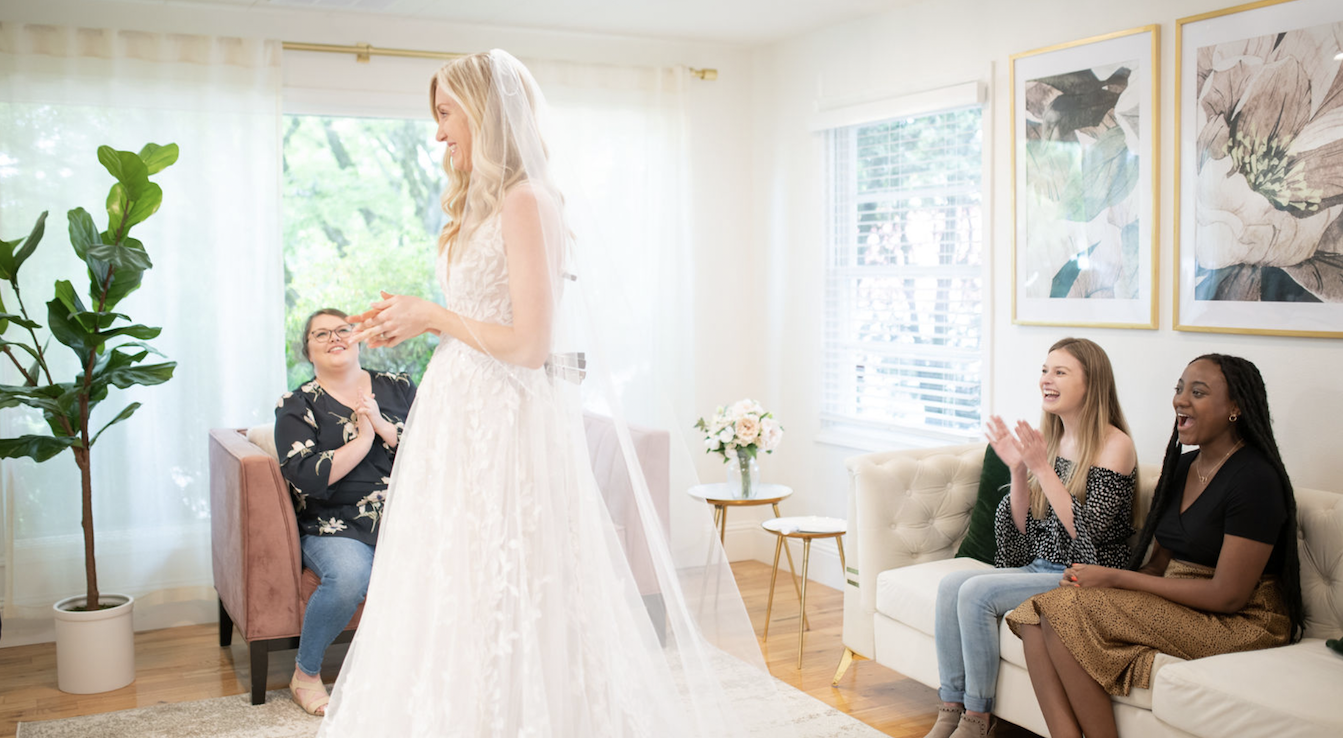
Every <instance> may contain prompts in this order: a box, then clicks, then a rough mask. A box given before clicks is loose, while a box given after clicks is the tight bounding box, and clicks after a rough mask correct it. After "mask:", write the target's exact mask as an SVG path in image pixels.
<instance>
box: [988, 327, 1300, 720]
mask: <svg viewBox="0 0 1343 738" xmlns="http://www.w3.org/2000/svg"><path fill="white" fill-rule="evenodd" d="M1173 404H1174V407H1175V428H1174V430H1173V431H1172V433H1171V438H1170V443H1169V444H1168V445H1167V447H1166V457H1165V460H1164V461H1163V462H1162V465H1161V478H1160V479H1159V480H1158V481H1157V485H1156V491H1155V492H1154V493H1153V496H1152V510H1151V512H1150V513H1148V515H1147V522H1146V523H1145V524H1144V525H1143V529H1142V535H1141V536H1140V537H1139V539H1138V548H1137V550H1136V551H1135V552H1134V556H1133V559H1132V561H1131V562H1130V566H1131V568H1132V570H1128V569H1122V568H1119V567H1117V566H1114V565H1113V564H1107V565H1104V566H1094V565H1090V566H1088V565H1081V564H1074V565H1073V566H1072V567H1070V568H1069V569H1068V570H1067V571H1066V572H1065V573H1064V575H1063V577H1062V580H1061V581H1060V582H1059V584H1060V586H1059V587H1056V588H1055V589H1053V590H1051V591H1050V592H1048V593H1045V594H1042V595H1040V596H1038V597H1033V598H1031V599H1030V600H1028V601H1027V602H1025V603H1023V604H1022V605H1021V607H1019V608H1017V609H1016V610H1015V611H1014V612H1013V613H1012V614H1011V615H1010V616H1008V625H1009V627H1011V628H1012V631H1013V632H1014V633H1016V634H1017V635H1019V636H1020V637H1021V640H1022V643H1023V646H1024V647H1025V652H1026V665H1027V668H1028V671H1029V672H1030V675H1031V685H1032V686H1033V687H1034V688H1035V695H1036V699H1037V700H1039V702H1040V710H1041V712H1042V713H1043V715H1044V718H1045V723H1046V725H1048V726H1049V734H1050V735H1052V736H1054V738H1068V737H1069V736H1081V735H1082V734H1083V733H1085V734H1086V735H1087V736H1088V737H1089V738H1106V737H1107V736H1115V735H1117V728H1116V726H1115V718H1114V708H1113V706H1112V705H1111V703H1110V696H1111V695H1126V694H1128V693H1129V691H1130V690H1131V689H1132V688H1133V687H1140V688H1147V687H1150V686H1151V679H1152V664H1153V661H1154V659H1155V658H1156V654H1157V652H1158V651H1160V652H1162V653H1168V654H1170V655H1172V656H1177V657H1179V658H1182V659H1186V660H1188V659H1198V658H1204V657H1206V656H1214V655H1217V654H1222V653H1232V652H1236V651H1248V650H1252V649H1258V648H1270V647H1273V646H1281V645H1284V644H1286V643H1288V642H1289V641H1291V642H1295V641H1297V640H1300V638H1301V635H1302V633H1303V632H1304V631H1305V622H1306V616H1305V607H1304V605H1303V603H1302V599H1301V579H1300V570H1301V567H1300V561H1299V560H1298V554H1297V545H1296V540H1297V535H1296V498H1295V496H1294V495H1293V493H1292V482H1291V480H1290V479H1289V478H1288V477H1287V470H1286V468H1285V467H1284V466H1283V464H1282V457H1281V455H1280V454H1279V453H1278V444H1277V441H1275V440H1274V438H1273V427H1272V425H1271V424H1270V421H1269V410H1268V394H1267V392H1266V390H1265V388H1264V380H1263V377H1261V376H1260V374H1259V370H1258V369H1257V368H1256V367H1255V365H1254V364H1252V363H1250V362H1249V361H1247V360H1245V359H1242V358H1239V357H1236V356H1225V355H1222V354H1208V355H1206V356H1200V357H1199V358H1197V359H1195V360H1194V361H1192V362H1191V363H1190V364H1189V365H1188V366H1187V367H1185V370H1184V373H1183V374H1182V375H1181V376H1180V381H1179V382H1178V383H1177V384H1176V385H1175V399H1174V403H1173ZM1185 445H1196V446H1198V450H1196V451H1189V452H1186V453H1183V454H1182V453H1181V451H1182V450H1183V448H1182V447H1183V446H1185ZM1149 544H1150V545H1151V547H1152V553H1151V556H1150V557H1148V558H1147V559H1146V563H1145V564H1143V557H1144V555H1145V554H1146V552H1147V548H1148V546H1149Z"/></svg>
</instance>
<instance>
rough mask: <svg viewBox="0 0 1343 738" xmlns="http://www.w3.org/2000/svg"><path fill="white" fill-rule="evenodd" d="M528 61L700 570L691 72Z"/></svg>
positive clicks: (603, 315) (684, 556) (637, 416)
mask: <svg viewBox="0 0 1343 738" xmlns="http://www.w3.org/2000/svg"><path fill="white" fill-rule="evenodd" d="M524 61H525V62H526V63H527V65H528V67H529V68H530V69H531V70H532V73H533V75H534V76H535V77H536V80H537V83H538V84H539V85H540V86H541V89H542V90H543V91H544V92H545V95H546V99H547V101H548V102H549V103H550V106H551V113H552V116H553V117H554V120H553V121H551V126H550V130H551V131H552V132H553V133H552V135H553V136H554V137H555V142H554V143H553V144H552V145H551V146H550V149H551V156H552V158H553V159H554V161H555V165H556V170H557V176H558V177H560V178H561V180H562V181H561V187H562V189H563V191H564V192H565V193H566V195H569V196H570V199H571V200H572V202H571V203H569V205H570V207H569V217H570V219H571V223H572V224H573V228H574V230H575V234H574V235H575V238H576V239H577V240H578V241H579V242H580V247H581V248H580V252H581V253H583V261H582V263H581V264H579V265H578V271H579V275H578V276H579V279H582V280H586V281H587V286H588V288H589V290H590V291H591V292H592V293H594V294H595V296H596V301H597V304H598V305H599V306H600V308H601V310H600V312H599V314H598V315H596V316H595V317H597V319H599V320H601V321H602V323H603V324H602V325H600V326H598V330H599V332H600V335H601V336H602V338H603V341H604V344H605V345H604V354H605V356H606V358H607V360H608V361H610V362H611V364H612V365H611V367H610V372H611V375H612V377H613V379H614V381H615V384H616V386H617V388H618V389H619V390H620V393H621V402H622V404H623V406H624V413H625V416H626V418H628V419H629V420H630V421H631V422H634V423H638V424H642V425H647V426H651V427H656V428H664V429H666V430H668V431H670V432H671V434H672V455H673V458H672V463H671V473H672V479H671V499H670V501H669V502H670V506H669V509H670V514H671V540H670V544H671V547H672V552H673V555H674V556H675V557H676V558H677V560H678V562H679V563H680V564H682V565H687V566H689V565H693V566H703V564H704V556H705V550H706V549H707V548H709V546H710V541H707V540H705V538H704V534H705V532H706V530H708V529H707V528H706V527H705V526H704V524H703V523H704V520H705V518H706V516H707V515H708V508H707V507H706V506H705V505H704V504H703V503H702V502H698V501H693V500H691V499H690V498H689V497H687V496H686V495H685V494H684V492H685V490H686V489H687V488H688V487H690V486H691V485H693V484H695V482H696V481H697V480H696V479H695V472H694V461H693V459H692V458H691V452H692V451H693V452H694V453H696V454H698V453H702V448H701V447H700V446H699V444H698V443H695V444H694V446H693V447H688V446H687V445H686V444H685V443H683V442H682V441H683V440H684V439H685V438H686V437H687V430H688V429H689V428H690V427H691V425H692V424H693V423H694V420H695V418H694V416H693V415H691V413H693V412H694V408H693V407H692V402H693V400H692V398H693V397H694V387H693V385H692V381H693V379H692V369H693V365H694V364H693V360H694V357H693V355H692V345H693V344H692V342H691V340H690V338H691V320H692V318H693V305H692V304H691V300H692V298H693V295H694V292H693V288H692V284H691V275H692V274H693V266H694V265H693V263H692V260H691V259H692V253H693V249H692V248H691V243H690V241H689V234H690V232H691V223H690V211H689V201H690V198H689V192H688V190H687V187H688V183H689V181H690V171H689V162H690V155H689V141H688V139H687V131H686V123H685V117H686V112H685V111H686V105H687V97H688V95H689V92H690V89H689V85H690V84H691V81H690V75H689V72H688V70H687V69H685V68H684V67H615V66H603V65H592V64H573V63H558V62H545V61H527V60H524ZM593 409H594V410H596V411H598V412H601V411H602V410H604V408H593ZM708 532H709V533H712V531H708Z"/></svg>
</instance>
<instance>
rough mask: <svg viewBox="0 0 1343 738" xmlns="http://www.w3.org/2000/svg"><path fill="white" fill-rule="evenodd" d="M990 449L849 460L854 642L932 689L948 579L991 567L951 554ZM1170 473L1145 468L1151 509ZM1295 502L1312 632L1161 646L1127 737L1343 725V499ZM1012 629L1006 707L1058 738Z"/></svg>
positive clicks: (1307, 730)
mask: <svg viewBox="0 0 1343 738" xmlns="http://www.w3.org/2000/svg"><path fill="white" fill-rule="evenodd" d="M983 458H984V444H982V443H979V444H967V445H964V446H947V447H942V448H934V449H916V450H907V451H887V452H882V453H875V454H867V455H863V456H855V457H853V458H850V459H849V460H848V461H847V462H846V465H847V467H848V469H849V534H848V538H849V540H848V541H847V542H846V543H847V546H848V548H849V549H850V551H851V552H852V553H850V555H849V571H848V584H847V586H846V587H845V590H844V645H845V646H846V647H847V649H849V650H850V651H852V652H853V653H854V654H856V655H858V656H862V657H866V658H869V659H872V660H874V661H876V662H878V663H880V664H883V665H885V666H887V667H890V668H891V669H894V670H895V671H898V672H900V673H901V674H904V675H906V676H909V677H911V678H913V679H915V680H917V681H920V682H923V683H924V684H927V685H928V686H930V687H933V688H936V687H937V685H938V676H937V655H936V653H935V651H934V647H933V609H934V603H935V600H936V597H937V585H938V582H940V581H941V579H942V577H943V576H944V575H946V574H947V573H949V572H951V571H955V570H959V569H966V568H976V567H983V568H988V565H987V564H983V563H981V562H979V561H976V560H974V559H966V558H959V559H958V558H952V557H953V556H954V555H955V552H956V549H957V548H958V547H959V546H960V543H961V539H962V538H963V537H964V536H965V531H966V528H967V526H968V525H969V521H970V511H971V508H972V507H973V506H974V502H975V496H976V494H977V491H978V485H979V473H980V465H981V463H982V461H983ZM1159 472H1160V469H1159V468H1157V467H1155V466H1152V465H1150V464H1144V465H1142V467H1141V469H1140V471H1139V478H1140V489H1139V496H1140V497H1139V508H1140V511H1142V512H1143V513H1145V512H1146V509H1147V507H1148V506H1150V504H1151V496H1152V489H1153V487H1154V486H1155V484H1156V479H1157V475H1158V474H1159ZM1296 500H1297V520H1298V523H1299V526H1300V533H1301V536H1300V554H1301V588H1302V591H1303V594H1304V596H1305V603H1306V608H1307V616H1308V619H1307V624H1306V625H1307V627H1306V638H1305V640H1303V641H1302V642H1301V643H1297V644H1294V645H1291V646H1286V647H1283V648H1275V649H1268V650H1264V651H1254V652H1247V653H1239V654H1227V655H1224V656H1215V657H1212V658H1206V659H1197V660H1195V661H1183V660H1181V659H1177V658H1173V657H1169V656H1166V655H1164V654H1163V655H1159V656H1158V657H1157V661H1156V673H1155V676H1154V678H1153V685H1152V688H1151V689H1141V690H1134V691H1133V693H1132V694H1130V695H1129V696H1127V697H1122V698H1115V719H1116V721H1117V722H1118V725H1119V732H1120V734H1121V735H1123V736H1143V737H1146V736H1181V737H1187V736H1206V737H1208V738H1212V737H1213V736H1217V737H1218V738H1221V737H1222V736H1230V735H1238V736H1272V737H1273V738H1298V737H1300V738H1306V737H1308V736H1309V737H1315V736H1320V737H1323V736H1331V737H1334V738H1336V737H1337V736H1340V735H1343V704H1340V701H1339V698H1340V697H1343V656H1339V655H1338V654H1336V653H1334V652H1332V651H1330V650H1329V649H1327V648H1325V646H1324V643H1323V639H1325V638H1338V637H1340V636H1343V495H1339V494H1334V493H1331V492H1322V491H1319V490H1313V489H1302V488H1299V487H1298V488H1296ZM1000 638H1001V642H1002V662H1001V664H1000V666H999V670H998V694H997V698H996V700H995V706H994V713H995V714H997V715H999V716H1000V717H1002V718H1004V719H1006V720H1010V721H1011V722H1013V723H1016V724H1018V725H1021V726H1023V727H1026V728H1029V729H1030V730H1033V731H1035V732H1037V733H1039V734H1041V735H1048V731H1047V730H1046V728H1045V723H1044V718H1043V717H1042V716H1041V714H1040V709H1039V706H1038V705H1037V704H1036V701H1035V693H1034V691H1033V690H1032V688H1031V684H1030V677H1029V675H1028V674H1027V673H1026V660H1025V656H1024V654H1023V653H1022V649H1021V641H1020V639H1018V638H1017V637H1016V636H1015V635H1013V634H1012V632H1011V631H1010V630H1008V629H1007V628H1006V626H1003V627H1002V628H1001V629H1000ZM845 656H846V659H845V662H844V664H845V666H846V665H847V663H848V656H849V654H848V653H847V652H846V654H845ZM845 666H841V669H840V673H838V674H836V677H835V678H836V681H837V682H838V680H839V679H840V677H841V675H842V674H843V671H844V669H845ZM859 678H860V677H859ZM929 699H930V700H935V699H936V698H935V697H933V696H930V697H929Z"/></svg>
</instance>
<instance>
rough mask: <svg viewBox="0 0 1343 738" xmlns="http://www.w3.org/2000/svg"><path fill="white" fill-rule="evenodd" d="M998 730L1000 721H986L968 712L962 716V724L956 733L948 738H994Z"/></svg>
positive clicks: (990, 719)
mask: <svg viewBox="0 0 1343 738" xmlns="http://www.w3.org/2000/svg"><path fill="white" fill-rule="evenodd" d="M997 729H998V721H997V720H994V719H993V718H992V717H989V719H988V720H985V719H984V718H981V717H975V716H974V715H971V714H970V713H968V712H967V713H964V714H962V715H961V722H960V724H959V725H957V726H956V732H954V733H952V734H951V735H950V736H949V737H948V738H993V734H994V731H996V730H997Z"/></svg>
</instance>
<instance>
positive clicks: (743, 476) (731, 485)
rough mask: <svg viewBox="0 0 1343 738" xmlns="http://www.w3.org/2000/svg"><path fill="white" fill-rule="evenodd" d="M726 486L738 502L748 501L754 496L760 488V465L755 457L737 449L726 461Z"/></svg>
mask: <svg viewBox="0 0 1343 738" xmlns="http://www.w3.org/2000/svg"><path fill="white" fill-rule="evenodd" d="M727 486H728V489H729V490H730V491H731V492H732V496H733V497H734V498H736V499H739V500H749V499H751V498H752V497H754V496H755V492H756V489H757V488H758V487H759V486H760V465H759V464H757V463H756V462H755V457H754V456H751V455H750V454H748V453H746V452H745V451H743V450H741V449H738V450H737V453H736V454H735V455H734V456H729V457H728V460H727Z"/></svg>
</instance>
